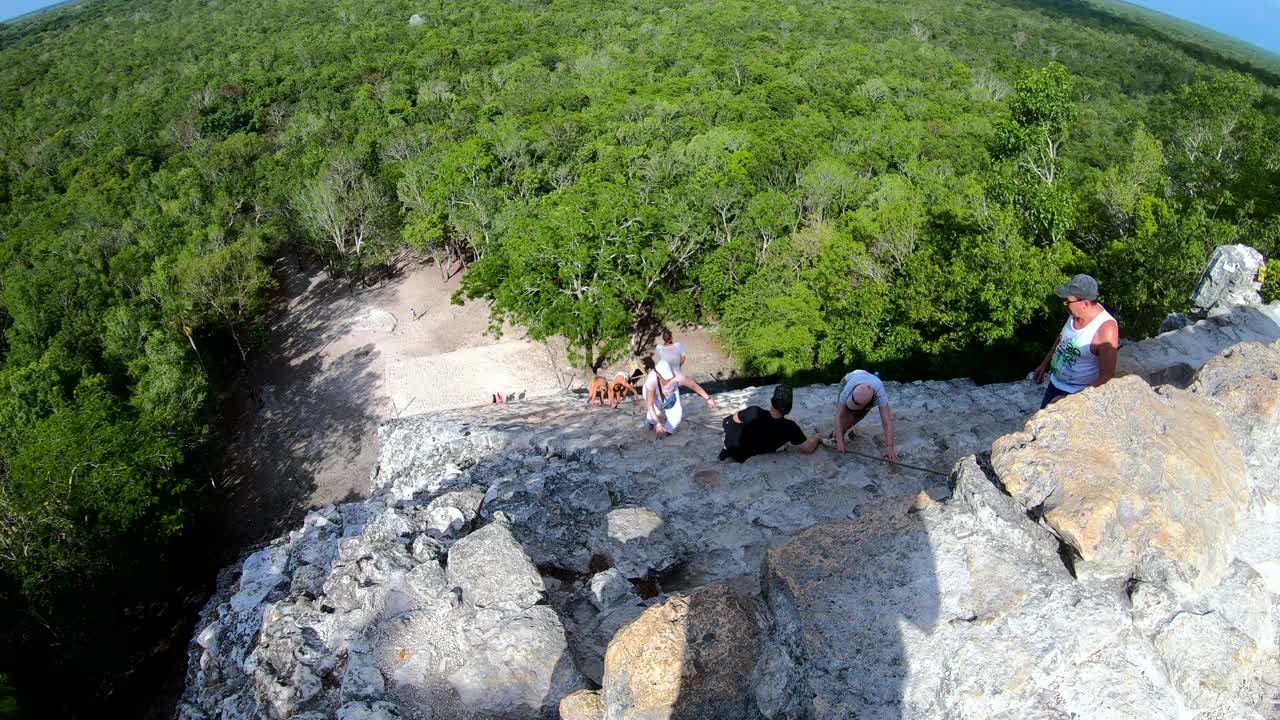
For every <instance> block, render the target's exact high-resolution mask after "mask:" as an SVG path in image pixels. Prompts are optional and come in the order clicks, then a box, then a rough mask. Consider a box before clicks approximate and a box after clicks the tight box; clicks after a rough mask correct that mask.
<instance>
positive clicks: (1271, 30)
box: [0, 0, 1280, 53]
mask: <svg viewBox="0 0 1280 720" xmlns="http://www.w3.org/2000/svg"><path fill="white" fill-rule="evenodd" d="M1129 1H1130V2H1133V3H1136V4H1138V5H1142V6H1145V7H1149V8H1152V9H1155V10H1159V11H1160V12H1163V13H1168V14H1169V15H1173V16H1175V17H1180V18H1183V19H1185V20H1190V21H1191V22H1194V23H1199V24H1201V25H1204V26H1205V27H1210V28H1213V29H1214V30H1217V31H1218V32H1222V33H1226V34H1227V35H1231V36H1233V37H1238V38H1240V39H1241V40H1245V41H1248V42H1251V43H1253V44H1254V45H1258V46H1260V47H1264V48H1266V49H1268V50H1270V51H1271V52H1274V53H1280V0H1214V1H1210V0H1129ZM55 2H56V0H55ZM52 4H54V2H50V0H0V20H7V19H9V18H12V17H16V16H18V15H22V14H24V13H28V12H31V11H32V10H35V9H36V8H39V7H44V6H46V5H52Z"/></svg>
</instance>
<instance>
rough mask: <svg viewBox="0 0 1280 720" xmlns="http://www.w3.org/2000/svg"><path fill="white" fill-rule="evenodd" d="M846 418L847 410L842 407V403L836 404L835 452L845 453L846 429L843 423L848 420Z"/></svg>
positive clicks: (847, 415)
mask: <svg viewBox="0 0 1280 720" xmlns="http://www.w3.org/2000/svg"><path fill="white" fill-rule="evenodd" d="M848 417H849V410H848V408H846V407H845V406H844V403H837V404H836V450H839V451H840V452H844V451H845V447H844V431H845V429H846V428H845V421H846V420H847V419H848Z"/></svg>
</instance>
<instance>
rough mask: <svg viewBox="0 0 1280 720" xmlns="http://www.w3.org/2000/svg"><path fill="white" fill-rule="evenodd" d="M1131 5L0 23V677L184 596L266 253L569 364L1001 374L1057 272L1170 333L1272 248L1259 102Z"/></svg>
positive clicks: (1278, 171)
mask: <svg viewBox="0 0 1280 720" xmlns="http://www.w3.org/2000/svg"><path fill="white" fill-rule="evenodd" d="M414 13H417V14H420V15H421V16H422V17H423V18H424V22H423V23H421V24H418V25H410V24H409V23H408V22H407V20H408V18H409V16H410V15H411V14H414ZM1112 20H1114V18H1111V19H1109V18H1108V16H1105V15H1102V14H1100V13H1099V11H1097V10H1095V9H1089V8H1087V7H1086V6H1084V5H1081V4H1078V3H1066V2H1061V1H1058V0H1045V1H1044V2H1039V3H1037V2H1019V3H1008V2H994V1H993V0H961V1H960V2H952V1H944V0H912V1H911V2H907V3H902V2H889V1H888V0H868V1H867V2H856V3H854V2H844V3H832V2H827V1H826V0H798V2H787V3H783V2H772V1H768V0H766V1H764V2H745V1H742V0H718V1H717V2H710V1H709V0H674V1H667V2H654V1H653V0H623V1H622V2H600V1H592V2H586V3H566V2H533V1H532V0H504V1H503V2H498V1H497V0H474V1H473V2H469V3H444V2H427V3H426V4H422V3H414V2H408V1H407V0H392V1H391V2H380V3H369V2H358V1H357V0H334V1H333V2H324V3H316V2H311V1H310V0H273V1H271V2H266V1H264V0H224V1H223V2H219V3H206V2H198V1H197V0H89V1H87V2H83V3H77V4H74V5H71V6H68V7H63V8H56V9H53V10H50V11H48V12H44V13H40V14H38V15H35V16H33V17H30V18H26V19H23V20H20V21H18V22H14V23H11V24H7V25H4V26H3V27H0V128H3V132H0V331H2V337H0V523H3V524H2V525H0V533H3V535H0V601H2V603H3V606H4V608H5V609H6V610H7V611H8V613H7V614H8V616H9V617H11V618H13V619H14V621H13V622H12V623H10V627H9V628H8V629H7V630H6V632H5V635H4V648H3V650H4V652H3V653H2V654H0V677H6V676H7V678H8V679H9V681H11V682H12V683H13V684H14V685H15V686H17V687H18V688H19V689H20V688H21V687H22V686H23V683H24V682H28V681H30V679H31V678H32V677H35V676H38V675H39V674H40V673H39V671H38V670H33V669H32V668H33V667H36V666H37V665H38V666H39V667H50V668H52V667H56V668H63V669H65V668H73V669H75V670H76V671H77V672H72V673H61V674H52V673H51V674H50V676H51V677H67V676H77V677H80V676H82V677H84V678H85V681H84V682H85V685H86V687H89V688H90V689H89V690H86V691H85V692H84V693H81V695H83V696H84V697H91V698H98V697H101V695H100V694H95V693H101V692H103V690H102V689H103V688H112V687H113V682H115V681H118V680H119V679H120V677H121V674H119V673H114V674H113V671H114V668H106V667H104V666H103V664H102V659H103V658H104V657H128V658H138V657H144V656H146V655H147V653H148V652H149V648H148V647H147V646H146V643H145V642H144V641H143V640H145V639H143V640H136V639H135V640H130V637H129V633H128V632H127V631H125V630H121V631H120V632H109V631H108V630H104V629H103V628H108V629H110V628H112V627H113V626H112V623H111V621H110V620H109V618H113V617H116V616H119V615H120V614H121V613H122V612H125V611H126V610H128V611H129V612H131V613H132V614H131V615H130V616H131V617H137V616H138V615H139V612H138V608H140V607H145V606H147V603H150V602H153V601H155V600H156V598H160V597H163V596H164V593H166V592H171V589H172V586H173V581H172V572H171V571H173V568H174V565H173V563H171V559H172V554H173V553H172V551H171V549H172V548H173V547H175V546H176V545H175V544H176V543H177V542H178V540H179V539H181V538H183V537H186V536H187V533H188V532H189V528H191V527H192V526H193V525H194V524H195V522H196V521H197V520H198V518H199V512H200V508H201V507H202V503H203V498H202V494H201V491H200V490H199V488H201V487H204V486H205V485H207V483H202V482H199V481H198V480H199V478H202V477H206V476H207V475H208V473H209V468H210V463H211V462H212V459H213V458H215V457H216V452H215V450H216V448H217V443H218V432H217V429H216V428H217V427H218V417H217V403H216V402H215V400H216V398H217V397H218V394H219V393H220V392H221V390H222V389H223V388H224V387H225V386H226V384H227V383H228V382H229V380H230V379H231V378H233V377H234V376H235V373H236V371H237V370H238V369H239V368H242V367H244V366H245V364H247V363H252V362H253V353H254V350H255V348H257V347H259V345H260V342H261V338H262V337H263V324H262V321H263V315H264V313H265V310H266V307H267V293H268V292H269V291H270V288H271V287H272V285H273V278H272V275H271V272H270V269H269V267H270V264H269V263H270V261H271V260H272V259H274V258H277V257H280V256H282V255H286V254H302V255H307V256H310V257H313V258H316V259H318V260H320V261H322V262H323V263H325V264H326V265H327V267H329V268H330V270H331V271H332V272H334V273H336V274H344V275H348V276H351V277H352V278H354V279H355V280H358V279H360V278H362V277H363V276H365V275H366V274H367V273H368V272H369V271H370V270H371V269H372V268H375V267H377V266H379V265H381V264H383V263H386V262H388V261H389V260H390V259H391V258H394V257H397V256H398V255H400V254H401V253H403V252H406V251H408V252H412V253H416V254H417V255H419V256H421V257H428V258H434V259H435V260H436V261H438V262H440V263H441V264H442V265H448V266H450V267H451V268H455V269H456V268H461V269H462V270H463V272H464V273H465V274H464V276H463V279H462V285H461V290H460V291H459V294H458V296H457V299H458V300H459V301H462V300H464V299H474V300H481V301H485V302H487V303H489V305H490V307H491V309H492V318H493V320H494V324H495V327H498V326H500V325H501V323H502V322H503V321H513V322H515V323H518V324H520V325H523V326H524V327H527V328H528V330H529V332H530V333H531V334H532V335H533V336H534V337H548V336H552V335H561V336H564V337H566V338H567V339H568V340H569V348H570V354H571V359H572V360H573V361H574V362H575V363H576V364H578V365H579V366H582V367H584V368H585V367H588V366H593V365H597V364H599V363H600V362H602V361H608V360H611V359H616V358H619V357H620V356H622V355H623V354H625V353H628V352H630V351H631V350H632V349H634V348H633V347H632V346H633V344H634V343H633V339H634V337H635V335H636V333H637V331H638V330H639V329H641V328H642V326H643V325H644V324H645V322H647V321H650V320H653V319H659V320H661V321H664V322H667V323H682V322H683V323H700V324H705V325H708V326H710V327H712V328H713V330H714V332H716V333H717V334H718V336H719V338H720V339H721V341H722V344H723V346H724V347H725V348H726V349H728V350H729V351H730V352H731V353H732V354H733V355H734V357H735V358H736V359H737V361H738V362H739V363H740V365H741V366H742V369H743V370H744V371H745V372H749V373H753V374H767V375H774V376H778V377H783V378H793V379H803V378H813V379H821V378H828V377H833V376H835V375H837V374H839V373H841V372H842V371H844V370H846V369H847V368H849V367H850V366H864V367H873V368H874V369H878V370H881V371H882V374H883V376H884V377H886V378H895V377H896V378H915V377H925V376H929V377H955V376H965V375H968V376H972V377H975V378H977V379H978V380H980V381H989V380H997V379H1009V378H1013V377H1020V376H1021V375H1022V373H1023V372H1025V369H1026V368H1028V367H1030V364H1034V358H1035V357H1037V356H1038V355H1040V354H1042V353H1043V351H1044V344H1045V343H1046V342H1048V340H1049V339H1050V337H1051V335H1052V334H1053V332H1054V331H1055V330H1056V328H1057V327H1058V324H1059V323H1060V321H1061V319H1060V318H1061V312H1062V311H1061V306H1060V305H1058V304H1057V301H1056V298H1054V297H1053V293H1052V287H1053V285H1054V284H1055V283H1057V282H1060V281H1061V280H1062V279H1063V278H1065V277H1066V276H1068V275H1069V274H1071V273H1075V272H1090V273H1092V274H1094V275H1095V276H1097V277H1098V278H1099V280H1100V282H1101V286H1102V292H1103V298H1102V299H1103V301H1104V302H1105V303H1106V304H1107V305H1108V307H1109V308H1110V309H1111V310H1112V311H1113V312H1114V313H1115V314H1116V315H1117V317H1118V318H1119V321H1120V326H1121V331H1122V333H1123V334H1124V335H1125V336H1126V337H1131V338H1137V337H1141V336H1144V335H1146V334H1150V333H1152V332H1154V331H1155V330H1156V329H1157V328H1158V326H1159V323H1160V320H1161V318H1162V317H1163V315H1164V313H1166V312H1172V311H1177V310H1181V309H1185V307H1186V305H1187V302H1188V300H1187V296H1188V293H1189V291H1190V289H1191V286H1192V284H1193V283H1194V281H1195V279H1196V276H1197V273H1198V271H1199V269H1200V267H1201V265H1202V263H1203V262H1204V260H1205V259H1206V258H1207V256H1208V253H1209V252H1211V251H1212V249H1213V247H1214V246H1215V245H1217V244H1221V243H1225V242H1248V243H1250V244H1252V245H1254V246H1256V247H1258V248H1259V249H1261V250H1262V251H1263V253H1264V254H1266V255H1268V256H1271V255H1273V254H1274V253H1275V251H1276V249H1277V243H1278V242H1280V96H1278V95H1277V88H1276V85H1275V83H1276V77H1275V76H1274V75H1272V74H1269V71H1262V72H1257V73H1255V72H1252V71H1251V69H1250V68H1248V67H1247V66H1244V65H1243V64H1242V62H1241V60H1240V59H1239V57H1238V56H1237V55H1233V56H1232V57H1223V56H1220V55H1217V54H1215V51H1214V50H1212V49H1206V48H1203V47H1197V46H1193V45H1191V44H1189V43H1187V42H1185V41H1182V40H1178V41H1176V42H1175V41H1170V40H1169V39H1168V38H1165V37H1163V36H1161V35H1160V34H1159V33H1155V32H1147V31H1145V30H1143V28H1142V27H1141V26H1139V25H1137V24H1135V23H1133V22H1132V21H1125V22H1118V21H1117V22H1113V21H1112ZM1271 267H1272V272H1271V276H1272V278H1273V279H1272V281H1271V283H1270V284H1269V285H1268V286H1267V288H1266V292H1267V294H1268V296H1269V297H1271V296H1274V293H1275V290H1274V282H1275V280H1274V278H1275V277H1276V276H1277V275H1280V273H1278V272H1276V271H1275V270H1274V267H1275V266H1274V261H1273V262H1272V265H1271ZM148 563H150V564H149V565H148ZM144 566H146V567H148V568H149V569H150V572H149V573H146V572H141V571H140V570H139V568H141V567H144ZM163 568H168V569H167V570H166V569H163ZM78 583H80V584H79V585H78ZM85 588H89V589H90V590H91V591H93V592H96V593H99V595H98V596H99V597H103V598H107V600H106V601H105V605H104V606H102V607H98V608H97V609H94V608H92V607H88V606H85V605H84V604H83V603H81V602H80V597H81V596H82V595H83V593H84V592H85ZM116 625H119V623H116ZM95 633H96V634H95ZM73 638H74V639H76V641H74V642H73V641H72V639H73ZM104 648H110V651H109V652H108V651H105V650H104ZM33 653H34V654H33ZM36 655H38V656H39V657H40V658H42V659H43V660H42V662H43V663H44V664H43V665H40V664H36V665H32V664H31V663H28V662H26V661H27V659H28V658H30V657H34V656H36ZM24 664H25V665H26V667H24ZM119 664H120V665H121V666H130V663H119ZM104 677H106V678H107V679H106V680H103V678H104ZM111 678H115V679H114V680H112V679H111ZM63 709H64V710H65V708H63Z"/></svg>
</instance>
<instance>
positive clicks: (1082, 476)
mask: <svg viewBox="0 0 1280 720" xmlns="http://www.w3.org/2000/svg"><path fill="white" fill-rule="evenodd" d="M991 462H992V465H993V466H994V468H995V471H996V473H997V474H998V475H999V477H1000V482H1001V483H1002V484H1003V485H1004V487H1005V488H1006V489H1007V490H1008V492H1009V493H1010V494H1011V495H1013V497H1014V498H1016V499H1017V500H1018V502H1019V503H1021V504H1022V505H1023V506H1024V507H1025V508H1026V509H1027V510H1028V511H1029V512H1032V513H1034V514H1036V515H1038V516H1042V517H1043V518H1044V520H1045V522H1046V523H1047V524H1048V525H1049V526H1050V527H1051V528H1053V531H1054V533H1055V534H1057V535H1058V537H1060V538H1061V539H1062V540H1063V542H1065V543H1067V544H1068V545H1070V546H1071V548H1072V550H1073V551H1074V552H1075V553H1076V554H1077V555H1078V556H1079V557H1080V558H1081V559H1082V560H1083V562H1082V563H1081V564H1078V565H1077V570H1079V571H1081V573H1082V574H1085V575H1088V576H1091V577H1095V578H1098V579H1103V580H1112V581H1117V582H1119V583H1123V582H1125V581H1127V580H1128V579H1129V578H1134V577H1139V578H1144V579H1152V578H1161V579H1166V578H1167V580H1168V581H1177V580H1181V581H1185V582H1188V583H1191V584H1193V585H1194V586H1196V587H1200V588H1203V587H1207V586H1209V585H1212V584H1213V583H1216V582H1217V581H1218V580H1220V579H1221V578H1222V576H1223V574H1224V573H1225V572H1226V569H1227V565H1228V563H1229V562H1230V557H1229V548H1230V545H1231V542H1232V540H1233V538H1234V536H1235V534H1236V532H1237V524H1238V521H1239V517H1240V515H1241V514H1242V512H1243V511H1244V510H1245V509H1246V507H1247V503H1248V493H1247V486H1246V480H1245V474H1244V463H1243V460H1242V458H1241V456H1240V452H1239V450H1238V449H1237V448H1236V446H1235V444H1234V443H1233V442H1232V439H1231V436H1230V433H1229V432H1228V430H1227V427H1226V425H1225V424H1224V423H1223V422H1222V420H1221V419H1220V418H1218V416H1217V415H1216V414H1214V412H1213V411H1212V409H1210V407H1209V406H1208V405H1207V404H1206V403H1204V402H1203V401H1201V400H1199V399H1198V398H1196V397H1195V396H1194V395H1191V394H1190V393H1186V392H1184V391H1181V390H1176V389H1172V388H1169V389H1167V391H1166V392H1163V393H1160V394H1157V393H1155V392H1154V391H1152V389H1151V388H1150V387H1149V386H1148V385H1147V384H1146V383H1144V382H1143V381H1142V380H1141V379H1139V378H1135V377H1124V378H1118V379H1116V380H1113V381H1112V382H1109V383H1107V384H1106V385H1104V386H1102V387H1100V388H1091V389H1088V390H1085V391H1084V392H1081V393H1078V394H1076V395H1073V396H1070V397H1067V398H1065V399H1063V400H1062V401H1060V402H1057V403H1055V404H1053V405H1052V406H1050V407H1049V408H1046V409H1045V410H1043V411H1041V412H1039V413H1037V414H1036V415H1035V416H1034V417H1032V419H1031V420H1030V421H1028V422H1027V426H1026V429H1025V430H1024V431H1023V432H1020V433H1013V434H1010V435H1006V436H1004V437H1002V438H1000V439H999V440H997V441H996V443H995V445H994V446H993V447H992V457H991Z"/></svg>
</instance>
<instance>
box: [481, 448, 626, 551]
mask: <svg viewBox="0 0 1280 720" xmlns="http://www.w3.org/2000/svg"><path fill="white" fill-rule="evenodd" d="M610 505H611V500H610V498H609V490H608V488H607V487H606V486H605V485H604V484H603V483H601V482H599V480H598V478H597V477H596V476H595V475H594V474H593V473H587V472H584V471H583V470H582V469H574V470H568V469H565V468H553V469H548V470H545V471H543V472H540V473H536V474H533V475H527V476H522V477H517V476H512V477H505V478H502V479H501V480H499V481H498V482H496V483H494V484H493V485H492V486H491V487H490V488H489V491H488V494H487V495H486V496H485V502H484V506H483V510H482V514H483V515H484V516H485V517H487V518H494V517H497V516H498V515H499V514H501V515H503V516H505V519H506V521H507V522H509V523H510V526H511V530H512V532H513V533H514V534H515V536H516V538H517V539H518V540H519V541H520V542H521V544H523V545H524V546H525V547H526V548H528V552H529V557H530V559H531V560H533V562H534V563H535V564H536V565H538V566H539V567H554V568H559V569H562V570H567V571H570V572H575V573H586V572H587V571H588V570H589V568H590V565H591V552H590V550H589V546H590V542H589V541H590V538H591V536H592V534H593V533H595V532H596V528H597V527H598V526H600V525H601V524H602V523H603V522H604V516H605V514H606V513H608V512H609V507H610Z"/></svg>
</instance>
